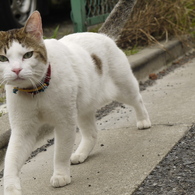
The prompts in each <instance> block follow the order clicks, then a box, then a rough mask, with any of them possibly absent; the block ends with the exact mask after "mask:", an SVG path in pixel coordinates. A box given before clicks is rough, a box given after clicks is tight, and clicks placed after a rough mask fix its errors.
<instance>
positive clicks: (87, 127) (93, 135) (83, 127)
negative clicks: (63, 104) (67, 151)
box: [71, 112, 97, 164]
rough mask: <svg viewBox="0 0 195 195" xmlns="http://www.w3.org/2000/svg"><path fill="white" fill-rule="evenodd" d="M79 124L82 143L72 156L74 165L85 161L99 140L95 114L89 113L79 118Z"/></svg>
mask: <svg viewBox="0 0 195 195" xmlns="http://www.w3.org/2000/svg"><path fill="white" fill-rule="evenodd" d="M78 123H79V127H80V131H81V135H82V139H81V142H80V144H79V147H78V148H77V150H76V152H75V153H73V154H72V156H71V163H72V164H79V163H82V162H84V161H85V159H86V158H87V157H88V156H89V154H90V152H91V151H92V150H93V148H94V146H95V144H96V140H97V127H96V123H95V112H88V113H85V114H82V115H79V116H78Z"/></svg>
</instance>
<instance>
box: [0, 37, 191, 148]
mask: <svg viewBox="0 0 195 195" xmlns="http://www.w3.org/2000/svg"><path fill="white" fill-rule="evenodd" d="M189 50H190V48H187V47H185V46H184V45H183V44H182V42H181V41H178V40H173V41H169V42H168V43H165V44H163V43H162V45H161V46H160V47H159V46H154V47H149V48H146V49H143V50H142V51H140V52H139V53H138V54H135V55H133V56H127V58H128V60H129V62H130V64H131V67H132V70H133V73H134V75H135V76H136V78H137V80H139V81H140V80H144V79H146V77H147V76H148V75H149V74H150V73H154V72H156V71H159V70H160V69H162V68H163V67H164V66H166V65H168V64H170V63H171V62H172V61H174V60H176V59H177V58H179V57H181V56H183V55H184V54H185V53H186V52H187V51H189ZM10 135H11V130H7V131H6V132H4V133H3V134H1V135H0V150H1V149H3V148H5V147H6V146H7V145H8V142H9V138H10Z"/></svg>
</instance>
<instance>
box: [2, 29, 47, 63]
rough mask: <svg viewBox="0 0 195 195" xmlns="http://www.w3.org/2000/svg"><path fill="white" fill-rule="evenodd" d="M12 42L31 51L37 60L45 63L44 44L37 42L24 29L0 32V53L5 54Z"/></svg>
mask: <svg viewBox="0 0 195 195" xmlns="http://www.w3.org/2000/svg"><path fill="white" fill-rule="evenodd" d="M13 41H17V42H18V43H20V44H21V46H22V47H26V48H29V49H32V50H33V51H34V53H35V55H36V57H37V58H38V59H39V60H41V61H42V62H43V63H47V52H46V48H45V45H44V43H43V42H42V41H38V40H37V39H36V37H34V36H33V35H32V34H31V33H27V32H25V30H24V28H21V29H14V30H10V31H0V53H2V54H6V52H7V50H8V49H9V48H10V47H11V45H12V43H13Z"/></svg>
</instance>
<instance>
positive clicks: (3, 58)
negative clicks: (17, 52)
mask: <svg viewBox="0 0 195 195" xmlns="http://www.w3.org/2000/svg"><path fill="white" fill-rule="evenodd" d="M8 61H9V60H8V58H7V57H5V56H2V55H0V62H8Z"/></svg>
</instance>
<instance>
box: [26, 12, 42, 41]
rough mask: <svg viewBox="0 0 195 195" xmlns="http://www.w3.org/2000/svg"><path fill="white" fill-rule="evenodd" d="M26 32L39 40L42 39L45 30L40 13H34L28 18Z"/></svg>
mask: <svg viewBox="0 0 195 195" xmlns="http://www.w3.org/2000/svg"><path fill="white" fill-rule="evenodd" d="M24 30H25V32H26V33H30V34H32V35H33V36H34V37H35V38H37V39H42V36H43V29H42V20H41V15H40V13H39V12H38V11H34V12H33V13H32V14H31V16H30V17H29V18H28V20H27V22H26V24H25V26H24Z"/></svg>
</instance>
